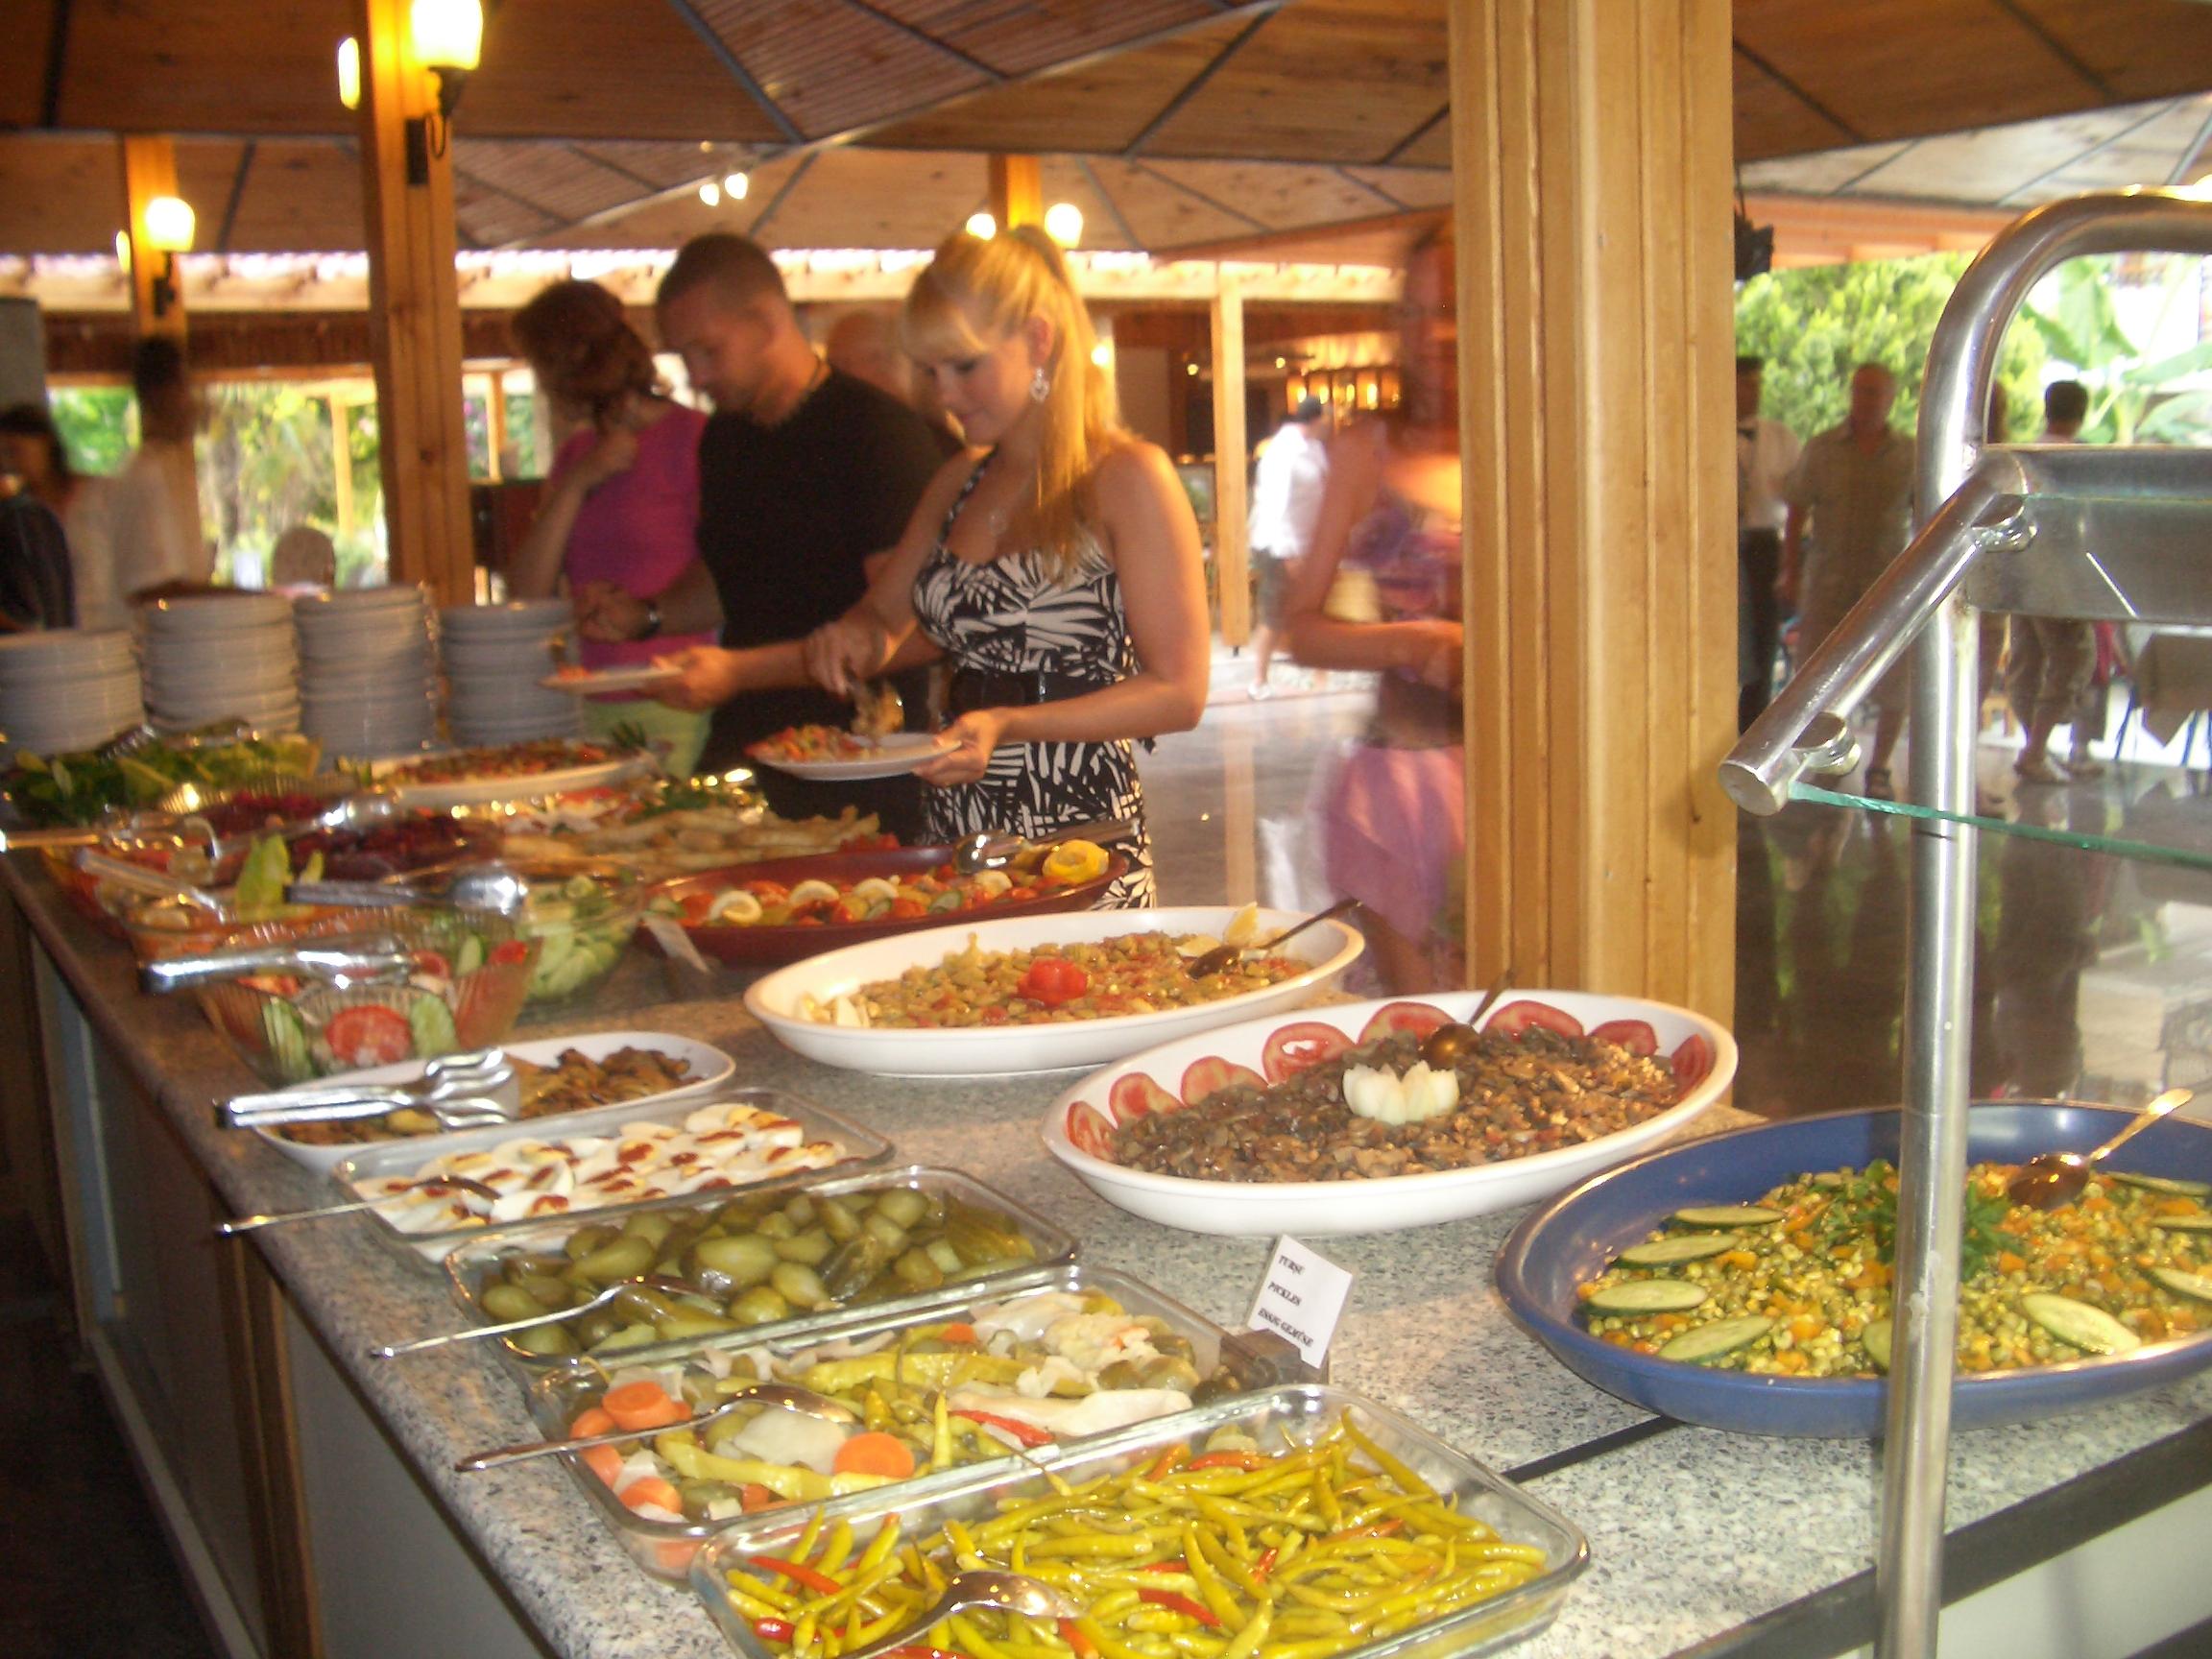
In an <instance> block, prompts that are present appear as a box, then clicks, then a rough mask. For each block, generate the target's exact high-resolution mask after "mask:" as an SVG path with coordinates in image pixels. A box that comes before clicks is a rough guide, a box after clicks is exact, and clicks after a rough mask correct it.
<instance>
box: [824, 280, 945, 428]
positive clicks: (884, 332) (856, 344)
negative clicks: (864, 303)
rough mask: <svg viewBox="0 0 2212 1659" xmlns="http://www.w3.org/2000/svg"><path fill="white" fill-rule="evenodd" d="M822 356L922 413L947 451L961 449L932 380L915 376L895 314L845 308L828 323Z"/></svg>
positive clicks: (835, 367) (839, 368) (883, 311)
mask: <svg viewBox="0 0 2212 1659" xmlns="http://www.w3.org/2000/svg"><path fill="white" fill-rule="evenodd" d="M822 355H823V356H824V357H825V358H827V359H828V360H829V367H830V368H832V369H835V370H837V371H839V372H840V373H846V374H850V375H852V376H853V378H854V379H855V380H865V381H867V382H868V384H869V385H871V386H873V387H875V388H876V389H877V390H878V391H879V392H888V393H889V394H890V395H891V396H892V397H896V398H898V399H899V401H900V402H902V403H904V404H905V405H907V406H908V407H909V408H911V409H912V410H913V411H914V412H915V413H916V414H917V415H920V416H921V417H922V419H923V420H925V421H927V422H928V423H929V430H930V432H931V433H932V434H933V435H934V436H935V437H936V439H937V447H938V448H940V449H941V450H943V451H944V452H945V453H946V454H947V455H950V454H951V453H952V452H953V451H954V450H956V449H958V448H959V447H960V434H959V433H958V432H957V431H955V430H954V429H953V426H952V423H951V421H948V420H947V419H946V417H945V411H944V410H943V408H942V407H940V406H939V405H938V403H937V396H936V385H935V383H934V382H933V381H931V380H930V379H929V377H928V376H926V375H924V376H922V377H921V378H920V379H919V380H917V378H916V376H915V373H914V360H913V359H912V358H911V357H909V356H907V355H906V352H905V350H904V349H903V348H902V346H901V345H900V344H899V315H898V313H897V312H895V311H890V310H885V309H879V308H876V307H870V308H868V309H865V310H860V311H848V312H846V313H845V315H844V316H842V317H840V318H838V319H837V321H836V322H834V323H832V324H830V325H829V333H828V334H827V335H825V336H824V337H823V341H822Z"/></svg>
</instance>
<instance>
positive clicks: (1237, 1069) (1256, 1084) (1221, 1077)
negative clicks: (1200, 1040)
mask: <svg viewBox="0 0 2212 1659" xmlns="http://www.w3.org/2000/svg"><path fill="white" fill-rule="evenodd" d="M1238 1083H1248V1084H1250V1085H1251V1086H1252V1087H1253V1088H1255V1089H1260V1088H1263V1087H1265V1083H1264V1081H1263V1080H1262V1077H1261V1075H1260V1073H1259V1072H1257V1071H1255V1070H1252V1068H1251V1067H1249V1066H1239V1065H1238V1064H1237V1063H1236V1062H1235V1061H1234V1060H1223V1059H1221V1058H1220V1057H1219V1056H1218V1055H1214V1054H1209V1055H1207V1056H1206V1057H1205V1058H1204V1059H1202V1060H1193V1061H1191V1062H1190V1070H1188V1071H1186V1072H1184V1073H1183V1100H1184V1103H1185V1104H1186V1105H1190V1106H1195V1105H1197V1104H1198V1102H1199V1101H1201V1100H1203V1099H1205V1098H1206V1096H1207V1095H1209V1094H1220V1093H1221V1091H1222V1090H1224V1089H1228V1088H1233V1087H1234V1086H1235V1085H1237V1084H1238Z"/></svg>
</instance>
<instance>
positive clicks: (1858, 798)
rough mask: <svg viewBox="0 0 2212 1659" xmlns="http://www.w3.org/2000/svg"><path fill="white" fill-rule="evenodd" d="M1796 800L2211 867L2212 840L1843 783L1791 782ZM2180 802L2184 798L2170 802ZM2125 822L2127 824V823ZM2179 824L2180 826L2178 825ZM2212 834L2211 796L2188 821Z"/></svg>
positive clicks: (2087, 850)
mask: <svg viewBox="0 0 2212 1659" xmlns="http://www.w3.org/2000/svg"><path fill="white" fill-rule="evenodd" d="M1790 799H1791V801H1792V802H1799V801H1803V802H1807V803H1810V804H1812V805H1820V806H1837V807H1842V808H1844V809H1846V810H1857V811H1862V812H1879V813H1882V814H1884V815H1885V816H1887V817H1892V818H1907V819H1920V820H1929V821H1935V822H1939V823H1946V824H1965V825H1970V826H1972V827H1973V828H1974V829H1985V830H1987V831H1989V832H1990V833H1991V834H1994V835H2006V836H2010V837H2013V838H2015V839H2019V840H2026V841H2046V842H2051V843H2053V844H2055V845H2056V846H2060V847H2072V848H2077V849H2079V850H2080V851H2081V852H2084V853H2106V854H2113V855H2114V856H2116V857H2121V858H2128V859H2133V860H2135V861H2137V862H2139V863H2145V864H2167V865H2173V866H2176V867H2177V868H2180V869H2185V870H2203V871H2212V843H2208V844H2202V845H2196V846H2179V845H2174V844H2171V843H2163V842H2158V841H2150V840H2145V839H2142V838H2141V837H2140V836H2139V835H2117V834H2100V833H2093V832H2084V831H2081V830H2078V829H2071V828H2069V829H2056V828H2053V827H2050V826H2046V825H2042V824H2032V823H2025V822H2022V821H2021V820H2018V819H2014V818H2001V817H1998V816H1996V815H1994V814H1984V813H1979V812H1971V813H1970V812H1946V811H1942V810H1940V809H1938V808H1936V807H1934V806H1922V805H1918V804H1916V803H1914V802H1911V801H1885V800H1877V799H1876V798H1874V797H1873V796H1870V795H1855V794H1851V793H1849V792H1848V791H1845V790H1840V789H1827V788H1822V787H1820V786H1819V785H1817V784H1813V783H1807V782H1805V781H1803V780H1801V779H1800V780H1798V781H1795V782H1793V783H1791V786H1790ZM2171 804H2172V805H2180V803H2177V802H2176V803H2171ZM2123 827H2124V828H2125V827H2127V826H2125V825H2124V826H2123ZM2177 828H2178V826H2177ZM2189 828H2190V829H2197V830H2200V831H2201V832H2204V833H2206V834H2208V835H2212V802H2208V804H2207V806H2206V809H2205V812H2204V815H2203V818H2202V820H2201V823H2200V824H2192V825H2190V826H2189Z"/></svg>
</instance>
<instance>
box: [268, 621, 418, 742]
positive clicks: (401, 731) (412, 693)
mask: <svg viewBox="0 0 2212 1659" xmlns="http://www.w3.org/2000/svg"><path fill="white" fill-rule="evenodd" d="M292 618H293V621H294V623H295V624H296V625H297V626H298V628H299V631H300V704H301V717H300V720H301V730H302V731H303V732H305V733H307V735H308V736H310V737H312V738H314V739H315V740H316V741H317V742H318V743H320V744H322V745H323V753H324V754H325V755H332V756H344V757H347V758H349V759H356V760H381V759H384V758H387V757H391V756H395V755H411V754H413V753H415V752H416V751H417V750H419V749H421V747H422V746H423V745H424V744H426V743H428V742H429V741H430V740H431V738H432V737H433V736H435V735H436V734H437V726H438V662H437V658H436V656H435V654H434V653H433V651H432V649H431V644H430V602H429V595H428V594H426V593H425V592H424V591H423V590H422V589H421V587H419V586H407V587H398V588H340V589H332V590H331V591H329V592H327V593H308V594H303V595H301V597H300V598H298V599H295V600H294V601H293V602H292Z"/></svg>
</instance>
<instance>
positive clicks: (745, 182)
mask: <svg viewBox="0 0 2212 1659" xmlns="http://www.w3.org/2000/svg"><path fill="white" fill-rule="evenodd" d="M752 188H753V180H751V179H749V178H747V177H746V176H745V175H744V174H742V173H733V174H731V175H730V176H729V177H728V178H727V179H725V180H722V194H723V195H725V196H727V197H729V198H730V200H731V201H733V202H742V201H744V200H745V193H746V192H747V191H748V190H750V189H752Z"/></svg>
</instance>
